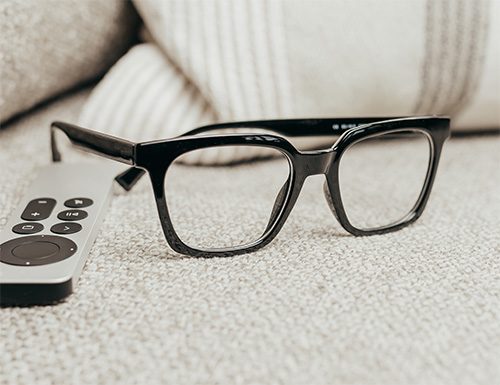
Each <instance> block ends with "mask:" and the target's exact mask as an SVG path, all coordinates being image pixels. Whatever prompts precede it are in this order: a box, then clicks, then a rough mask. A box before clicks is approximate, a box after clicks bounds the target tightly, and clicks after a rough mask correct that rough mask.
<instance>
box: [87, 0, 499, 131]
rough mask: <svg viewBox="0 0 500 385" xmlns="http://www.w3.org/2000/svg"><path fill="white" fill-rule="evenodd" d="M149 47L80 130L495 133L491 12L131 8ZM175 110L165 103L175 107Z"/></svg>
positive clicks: (494, 23) (442, 7)
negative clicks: (412, 119)
mask: <svg viewBox="0 0 500 385" xmlns="http://www.w3.org/2000/svg"><path fill="white" fill-rule="evenodd" d="M135 4H136V7H137V8H138V10H139V12H140V13H141V15H142V17H143V19H144V21H145V24H146V27H147V28H148V29H149V32H150V33H151V36H152V42H150V43H147V44H144V45H141V46H138V47H136V48H134V49H132V50H131V51H130V52H129V53H128V54H127V55H125V56H124V57H123V58H122V59H121V60H120V62H119V63H117V64H116V66H115V68H113V69H112V70H111V71H110V72H109V74H108V75H107V76H106V77H105V78H104V79H103V81H102V83H101V84H99V85H98V87H97V88H96V89H95V91H94V92H93V93H92V95H91V97H90V99H89V101H88V103H87V105H86V107H85V109H84V112H83V114H82V116H81V120H80V122H81V123H82V124H83V125H86V126H90V127H92V128H95V129H99V130H102V131H105V132H111V133H114V134H117V135H120V136H126V137H128V138H132V139H155V138H165V137H172V136H175V135H178V134H179V133H182V132H185V131H186V130H189V129H191V128H193V127H195V126H197V125H200V124H203V123H207V122H209V121H214V120H215V121H227V120H243V119H264V118H285V117H288V118H289V117H325V116H328V117H332V116H377V115H379V116H391V115H396V116H401V115H412V114H445V115H451V116H452V118H453V127H454V128H455V129H460V128H474V127H480V128H482V129H485V128H490V127H498V126H500V116H499V114H498V110H499V109H500V96H499V93H498V89H500V78H499V77H500V75H499V74H500V64H499V63H500V45H499V44H497V40H496V38H495V37H496V36H500V15H499V10H500V3H499V2H487V1H482V0H480V1H475V2H456V3H452V4H450V3H448V2H445V1H444V0H437V1H432V2H430V1H429V2H427V1H424V0H416V1H412V2H394V1H385V2H380V1H365V2H363V3H359V2H354V3H347V4H346V3H345V2H339V1H333V2H325V1H316V2H314V3H308V2H303V1H286V2H285V1H269V2H268V1H261V0H257V1H251V2H250V1H248V2H243V1H232V2H228V1H204V2H196V1H156V0H142V1H136V2H135ZM174 101H175V103H174Z"/></svg>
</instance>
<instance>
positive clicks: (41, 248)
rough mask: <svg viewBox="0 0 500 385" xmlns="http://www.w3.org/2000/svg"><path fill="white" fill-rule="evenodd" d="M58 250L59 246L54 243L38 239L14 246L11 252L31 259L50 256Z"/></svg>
mask: <svg viewBox="0 0 500 385" xmlns="http://www.w3.org/2000/svg"><path fill="white" fill-rule="evenodd" d="M60 250H61V249H60V247H59V246H58V245H56V244H55V243H52V242H42V241H39V242H31V243H24V244H22V245H19V246H16V247H15V248H14V249H12V254H14V255H15V256H16V257H19V258H23V259H27V260H31V259H43V258H49V257H52V256H53V255H55V254H57V253H58V252H59V251H60Z"/></svg>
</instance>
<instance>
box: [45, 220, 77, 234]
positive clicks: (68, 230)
mask: <svg viewBox="0 0 500 385" xmlns="http://www.w3.org/2000/svg"><path fill="white" fill-rule="evenodd" d="M81 229H82V225H81V224H79V223H74V222H63V223H57V224H55V225H54V226H52V227H51V228H50V231H52V232H53V233H56V234H74V233H77V232H79V231H80V230H81Z"/></svg>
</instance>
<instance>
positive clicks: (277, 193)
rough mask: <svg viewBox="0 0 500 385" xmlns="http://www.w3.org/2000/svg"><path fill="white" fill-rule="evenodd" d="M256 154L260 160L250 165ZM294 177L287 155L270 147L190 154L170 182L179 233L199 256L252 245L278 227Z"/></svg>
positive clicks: (178, 164) (171, 204) (180, 160)
mask: <svg viewBox="0 0 500 385" xmlns="http://www.w3.org/2000/svg"><path fill="white" fill-rule="evenodd" d="M252 154H254V155H256V156H257V157H258V159H255V160H248V158H249V157H250V156H251V155H252ZM245 159H246V160H245ZM193 163H194V165H193ZM200 163H201V164H200ZM289 175H290V165H289V161H288V158H287V157H286V155H284V154H283V153H282V152H281V151H279V150H277V149H274V148H270V147H256V146H220V147H211V148H206V149H199V150H194V151H191V152H188V153H185V154H183V155H181V156H180V157H178V158H177V159H176V160H175V161H174V163H173V164H172V165H171V166H170V167H169V169H168V171H167V174H166V176H165V195H166V200H167V207H168V210H169V215H170V219H171V221H172V225H173V227H174V230H175V232H176V233H177V235H178V236H179V238H180V239H181V240H182V241H183V242H184V243H185V244H186V245H188V246H189V247H192V248H194V249H198V250H209V251H214V250H218V249H225V248H240V247H242V246H244V245H247V244H251V243H252V242H255V241H257V240H258V239H260V238H261V237H262V235H263V234H264V233H265V232H266V230H268V229H269V228H270V226H271V225H272V224H274V222H275V220H276V217H277V214H278V212H279V210H280V209H281V207H282V203H283V200H284V199H285V197H286V193H287V191H288V186H289V181H290V179H289Z"/></svg>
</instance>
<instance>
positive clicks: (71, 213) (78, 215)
mask: <svg viewBox="0 0 500 385" xmlns="http://www.w3.org/2000/svg"><path fill="white" fill-rule="evenodd" d="M87 215H88V214H87V212H86V211H84V210H64V211H61V212H60V213H59V214H57V217H58V218H59V219H60V220H62V221H79V220H82V219H84V218H87Z"/></svg>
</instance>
